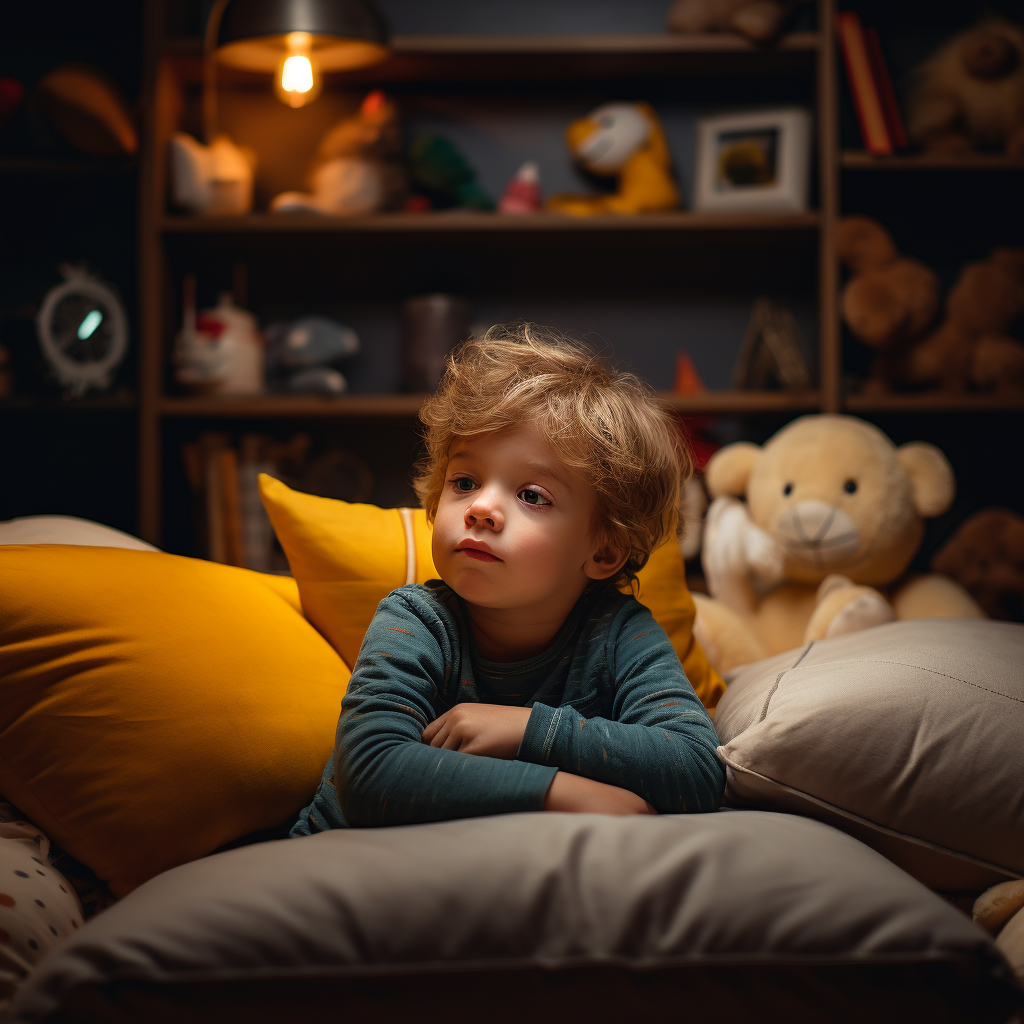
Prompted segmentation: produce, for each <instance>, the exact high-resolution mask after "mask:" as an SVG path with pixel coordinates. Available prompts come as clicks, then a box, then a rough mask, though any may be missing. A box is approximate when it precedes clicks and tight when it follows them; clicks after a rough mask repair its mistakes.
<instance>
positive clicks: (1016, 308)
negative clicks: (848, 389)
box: [902, 248, 1024, 395]
mask: <svg viewBox="0 0 1024 1024" xmlns="http://www.w3.org/2000/svg"><path fill="white" fill-rule="evenodd" d="M1021 313H1024V249H1004V248H997V249H993V250H992V253H991V255H990V256H989V258H988V259H987V260H983V261H980V262H978V263H969V264H968V265H967V266H966V267H964V269H963V271H962V272H961V274H960V279H959V280H958V281H957V283H956V284H955V285H954V286H953V290H952V291H951V292H950V293H949V298H948V299H947V300H946V320H945V322H944V323H942V324H941V325H940V326H939V328H938V329H937V330H936V331H934V332H933V333H932V334H931V335H929V336H928V337H926V338H924V339H923V340H922V341H920V342H918V343H917V344H916V345H914V346H913V347H912V348H911V349H910V350H909V351H908V352H907V353H906V356H905V358H904V359H903V360H902V376H903V378H904V380H906V381H907V382H909V383H911V384H937V385H938V386H939V387H940V388H942V389H944V390H947V391H961V390H964V389H965V388H967V387H971V386H973V387H976V388H980V389H982V390H993V389H994V390H995V391H996V393H997V394H1003V395H1020V394H1022V393H1024V346H1022V345H1021V344H1020V342H1018V341H1016V340H1015V339H1014V338H1011V337H1010V336H1009V335H1008V334H1007V333H1006V331H1007V329H1008V328H1009V326H1010V324H1012V323H1013V321H1014V320H1016V318H1017V317H1018V316H1020V315H1021Z"/></svg>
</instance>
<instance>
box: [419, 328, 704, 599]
mask: <svg viewBox="0 0 1024 1024" xmlns="http://www.w3.org/2000/svg"><path fill="white" fill-rule="evenodd" d="M420 419H421V420H422V421H423V424H424V426H425V427H426V430H425V432H424V442H425V444H426V449H427V454H426V457H425V458H424V459H423V460H422V461H421V462H420V463H419V465H418V466H417V467H416V472H417V475H416V478H415V479H414V480H413V486H414V487H415V489H416V493H417V495H418V496H419V499H420V501H421V503H422V504H423V507H424V508H425V509H426V511H427V518H428V519H429V520H430V521H431V522H432V521H433V519H434V516H435V515H436V513H437V506H438V503H439V501H440V499H441V492H442V490H443V488H444V481H445V475H446V473H447V468H448V455H449V452H450V451H451V448H452V445H453V443H454V442H455V441H456V440H458V439H462V438H468V437H473V436H475V435H479V434H489V433H491V432H493V431H496V430H503V429H507V428H509V427H515V426H519V425H521V424H523V423H525V422H531V423H534V424H536V425H537V427H538V428H539V429H540V431H541V433H542V435H543V436H544V438H545V439H546V440H547V442H548V444H549V445H550V447H551V450H552V452H553V453H554V455H555V456H556V457H557V458H558V459H559V460H560V461H561V462H562V463H563V464H564V465H566V466H569V467H571V468H572V469H575V470H577V471H579V472H580V473H582V475H583V476H584V478H585V479H586V480H588V481H589V482H590V484H591V485H592V486H593V488H594V491H595V493H596V498H597V500H596V509H597V513H596V514H597V519H598V521H597V522H596V523H595V524H594V526H595V528H596V529H597V530H598V531H599V532H602V533H603V534H604V535H605V536H606V537H607V538H608V540H610V541H613V542H614V543H617V544H622V545H623V546H624V547H626V548H627V550H628V551H629V555H628V557H627V559H626V563H625V565H624V566H623V568H622V570H621V571H620V572H619V574H618V575H617V576H616V577H615V580H614V582H616V583H620V584H621V583H624V582H626V581H632V580H634V579H635V578H636V573H637V572H638V571H639V570H640V569H642V568H643V567H644V565H645V564H646V562H647V559H648V558H649V557H650V554H651V552H652V551H653V550H654V549H655V548H656V547H657V546H658V545H659V544H660V543H661V542H662V541H663V540H665V539H666V538H668V537H670V536H672V534H673V532H674V530H675V527H676V522H677V511H676V509H677V502H678V498H679V489H680V487H681V486H682V485H683V483H684V482H685V481H686V480H687V479H688V478H689V477H690V475H691V474H692V472H693V456H692V454H691V452H690V448H689V445H688V444H687V443H686V441H685V440H684V437H683V435H682V433H681V431H680V429H679V426H678V425H677V423H676V422H675V421H674V418H673V416H672V414H671V413H670V412H669V411H668V410H667V409H665V408H663V407H662V406H661V405H659V403H658V402H657V400H656V399H655V397H654V394H653V392H652V391H651V389H650V387H649V386H648V385H647V384H645V383H644V382H643V381H641V380H640V379H639V378H637V377H635V376H633V375H632V374H630V373H621V372H619V371H617V370H615V369H613V368H611V367H610V366H609V365H608V363H607V362H606V361H605V360H604V359H602V358H600V357H599V356H598V355H597V354H596V353H595V352H594V351H593V350H592V349H591V348H589V347H588V346H587V345H586V344H584V343H583V342H581V341H578V340H576V339H573V338H570V337H567V336H565V335H562V334H560V333H558V332H556V331H552V330H550V329H548V328H541V327H537V326H536V325H535V324H527V323H522V324H513V325H508V326H496V327H492V328H491V329H490V330H489V331H488V332H487V333H486V335H484V337H482V338H475V339H472V340H470V341H467V342H465V343H464V344H462V345H461V346H459V347H458V348H457V349H456V350H455V351H454V352H453V353H452V354H451V355H450V356H449V357H448V362H447V366H446V368H445V373H444V377H443V379H442V380H441V384H440V386H439V387H438V389H437V391H436V392H435V393H434V394H433V395H431V396H430V398H428V399H427V401H426V403H425V404H424V406H423V408H422V410H421V411H420Z"/></svg>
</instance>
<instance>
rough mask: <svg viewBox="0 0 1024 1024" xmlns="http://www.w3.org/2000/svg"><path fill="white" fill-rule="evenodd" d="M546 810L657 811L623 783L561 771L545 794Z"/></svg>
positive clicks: (585, 811)
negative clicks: (617, 783)
mask: <svg viewBox="0 0 1024 1024" xmlns="http://www.w3.org/2000/svg"><path fill="white" fill-rule="evenodd" d="M544 810H545V811H570V812H573V813H576V814H588V813H589V814H657V813H658V812H657V811H656V810H655V809H654V808H653V807H652V806H651V805H650V804H649V803H648V802H647V801H646V800H645V799H644V798H643V797H642V796H637V795H636V793H631V792H630V791H629V790H628V789H622V788H621V787H620V786H609V785H608V784H607V783H606V782H595V781H594V780H593V779H585V778H584V777H583V776H582V775H572V774H571V773H569V772H559V773H558V774H557V775H556V776H555V777H554V778H553V779H552V780H551V785H550V786H549V787H548V791H547V795H546V796H545V797H544Z"/></svg>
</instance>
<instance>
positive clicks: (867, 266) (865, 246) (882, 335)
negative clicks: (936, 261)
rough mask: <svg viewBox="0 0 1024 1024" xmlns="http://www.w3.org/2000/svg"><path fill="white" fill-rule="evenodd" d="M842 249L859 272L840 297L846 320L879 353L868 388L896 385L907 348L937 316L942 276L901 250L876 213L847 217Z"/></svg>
mask: <svg viewBox="0 0 1024 1024" xmlns="http://www.w3.org/2000/svg"><path fill="white" fill-rule="evenodd" d="M836 249H837V253H838V256H839V259H840V260H841V261H842V263H843V264H844V265H845V266H846V267H847V269H849V270H850V271H851V273H852V275H853V276H852V277H851V278H850V280H849V281H848V282H847V284H846V286H845V287H844V288H843V293H842V296H841V298H840V306H841V308H842V313H843V320H844V321H845V322H846V325H847V326H848V327H849V328H850V332H851V333H852V334H853V336H854V337H855V338H857V340H858V341H861V342H863V343H864V344H865V345H867V346H868V347H870V348H872V349H874V350H875V351H876V353H877V354H876V355H875V357H874V359H873V361H872V368H871V378H870V379H869V381H868V383H867V385H866V390H867V391H869V392H870V391H875V392H878V391H887V390H891V388H892V387H893V385H894V384H896V383H898V382H900V381H901V380H902V378H903V376H904V370H903V359H904V355H905V353H906V351H907V349H908V348H909V346H910V345H912V344H913V343H914V342H915V341H917V340H918V339H919V338H920V337H921V335H922V334H923V333H924V332H925V331H926V330H927V329H928V327H929V326H930V325H931V323H932V321H933V320H934V319H935V314H936V312H937V311H938V308H939V279H938V276H937V275H936V274H935V272H934V271H933V270H931V269H930V268H929V267H926V266H925V265H924V264H923V263H922V262H921V261H920V260H915V259H912V258H911V257H908V256H902V255H900V253H899V250H898V249H897V248H896V244H895V243H894V242H893V240H892V237H891V236H890V235H889V232H888V231H886V230H885V228H883V227H882V225H881V224H879V223H878V222H877V221H875V220H872V219H871V218H870V217H845V218H843V220H841V221H840V222H839V225H838V228H837V231H836Z"/></svg>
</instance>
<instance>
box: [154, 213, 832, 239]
mask: <svg viewBox="0 0 1024 1024" xmlns="http://www.w3.org/2000/svg"><path fill="white" fill-rule="evenodd" d="M820 223H821V217H820V215H819V214H818V213H817V212H816V211H813V210H812V211H808V212H806V213H790V214H764V213H762V214H728V213H691V212H688V211H680V212H678V213H648V214H639V215H637V216H632V217H630V216H621V215H617V214H602V215H596V216H590V217H571V216H568V215H566V214H552V213H528V214H515V215H511V214H508V215H503V214H499V213H467V212H462V211H459V212H453V213H447V212H443V213H378V214H372V215H368V216H354V217H329V216H317V215H316V214H285V213H282V214H273V213H269V214H268V213H251V214H248V215H246V216H244V217H199V216H178V217H165V218H163V220H162V221H161V222H160V227H161V230H162V231H164V232H165V233H166V234H245V233H276V232H283V233H298V234H303V233H308V234H316V233H334V232H337V233H349V232H351V233H356V232H409V233H419V232H440V233H443V232H489V231H497V232H506V231H508V232H514V231H515V232H518V231H536V232H550V231H558V232H576V233H580V234H589V233H591V232H600V231H611V232H630V231H637V232H643V231H681V232H682V231H812V230H815V229H816V228H817V227H818V226H819V224H820Z"/></svg>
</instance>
